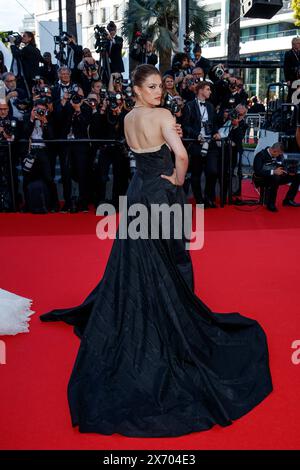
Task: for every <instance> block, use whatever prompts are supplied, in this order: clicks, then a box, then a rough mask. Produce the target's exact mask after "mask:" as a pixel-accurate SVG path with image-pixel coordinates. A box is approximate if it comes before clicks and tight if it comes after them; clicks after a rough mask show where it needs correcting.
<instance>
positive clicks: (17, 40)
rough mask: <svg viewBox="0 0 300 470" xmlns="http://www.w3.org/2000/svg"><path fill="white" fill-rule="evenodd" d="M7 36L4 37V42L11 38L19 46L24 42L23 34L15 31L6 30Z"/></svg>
mask: <svg viewBox="0 0 300 470" xmlns="http://www.w3.org/2000/svg"><path fill="white" fill-rule="evenodd" d="M4 34H5V36H4V37H3V38H2V42H4V43H8V42H10V40H11V39H13V40H14V44H15V46H19V45H20V44H21V42H22V36H21V35H20V34H19V33H16V32H15V31H5V32H4Z"/></svg>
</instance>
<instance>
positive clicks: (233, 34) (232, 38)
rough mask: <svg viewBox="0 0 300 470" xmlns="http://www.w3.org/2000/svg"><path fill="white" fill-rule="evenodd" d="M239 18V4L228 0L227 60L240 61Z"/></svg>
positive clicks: (234, 0) (233, 0)
mask: <svg viewBox="0 0 300 470" xmlns="http://www.w3.org/2000/svg"><path fill="white" fill-rule="evenodd" d="M240 17H241V5H240V2H237V1H236V0H229V28H228V53H227V58H228V60H240V36H241V25H240Z"/></svg>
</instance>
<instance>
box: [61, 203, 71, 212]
mask: <svg viewBox="0 0 300 470" xmlns="http://www.w3.org/2000/svg"><path fill="white" fill-rule="evenodd" d="M70 210H71V206H70V204H67V203H66V202H65V203H64V205H63V206H62V208H61V209H60V211H59V212H61V213H62V214H65V213H67V212H70Z"/></svg>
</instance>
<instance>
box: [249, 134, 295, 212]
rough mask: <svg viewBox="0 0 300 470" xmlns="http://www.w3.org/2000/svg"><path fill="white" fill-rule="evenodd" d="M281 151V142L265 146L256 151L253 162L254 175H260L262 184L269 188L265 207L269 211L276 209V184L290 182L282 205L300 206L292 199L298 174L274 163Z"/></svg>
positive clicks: (280, 155)
mask: <svg viewBox="0 0 300 470" xmlns="http://www.w3.org/2000/svg"><path fill="white" fill-rule="evenodd" d="M283 151H284V148H283V144H282V143H281V142H276V143H275V144H273V145H272V146H271V147H267V148H265V149H264V150H261V151H260V152H258V153H257V154H256V155H255V158H254V162H253V167H254V175H255V176H256V177H260V178H261V179H262V182H263V184H264V185H265V186H267V187H268V188H269V189H270V194H269V200H268V203H267V209H268V210H269V211H271V212H277V211H278V209H277V208H276V205H275V203H276V196H277V191H278V186H279V185H280V184H287V183H291V186H290V187H289V190H288V192H287V194H286V196H285V198H284V200H283V205H284V206H292V207H300V204H298V203H296V202H295V201H294V198H295V197H296V195H297V192H298V188H299V184H300V174H291V173H287V172H286V171H285V170H284V168H283V167H282V166H280V164H278V163H276V161H277V159H279V158H281V157H282V155H283Z"/></svg>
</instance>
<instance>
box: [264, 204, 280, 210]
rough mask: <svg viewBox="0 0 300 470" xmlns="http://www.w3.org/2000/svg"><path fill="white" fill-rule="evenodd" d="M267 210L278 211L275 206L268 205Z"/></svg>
mask: <svg viewBox="0 0 300 470" xmlns="http://www.w3.org/2000/svg"><path fill="white" fill-rule="evenodd" d="M267 209H268V211H271V212H278V209H277V207H276V206H275V204H268V205H267Z"/></svg>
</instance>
